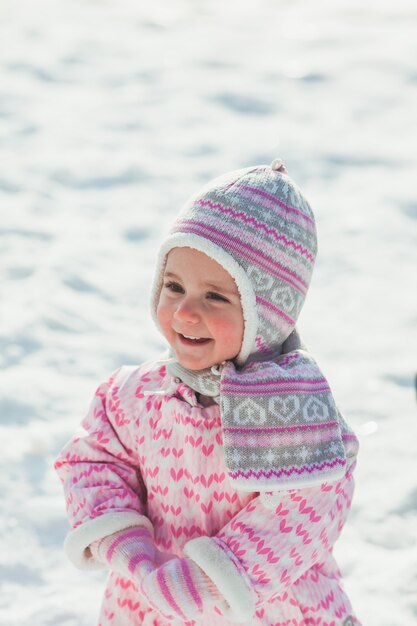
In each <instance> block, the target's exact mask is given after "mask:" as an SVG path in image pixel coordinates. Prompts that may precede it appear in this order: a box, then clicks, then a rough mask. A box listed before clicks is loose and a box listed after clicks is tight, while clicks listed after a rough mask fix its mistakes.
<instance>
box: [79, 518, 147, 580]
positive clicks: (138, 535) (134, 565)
mask: <svg viewBox="0 0 417 626" xmlns="http://www.w3.org/2000/svg"><path fill="white" fill-rule="evenodd" d="M90 551H91V554H92V556H93V558H94V559H96V560H97V561H100V562H101V563H104V564H106V565H108V566H109V567H110V569H112V570H113V571H115V572H117V573H118V574H121V575H122V576H126V577H128V578H130V579H131V580H133V582H135V583H137V584H139V582H140V580H141V579H142V578H143V576H145V575H146V574H148V573H149V572H151V571H152V570H153V569H155V568H156V567H157V558H158V553H159V550H158V549H157V548H156V546H155V543H154V540H153V537H152V533H151V532H150V531H149V530H148V529H147V528H143V527H141V526H133V527H131V528H125V529H124V530H119V531H118V532H116V533H113V534H112V535H108V536H107V537H103V539H99V540H98V541H94V542H93V543H92V544H90Z"/></svg>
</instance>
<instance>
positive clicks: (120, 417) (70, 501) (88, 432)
mask: <svg viewBox="0 0 417 626" xmlns="http://www.w3.org/2000/svg"><path fill="white" fill-rule="evenodd" d="M121 369H123V368H121ZM118 378H122V377H121V370H117V371H116V372H115V373H114V374H112V376H111V377H110V378H109V380H108V381H106V382H105V383H103V384H101V385H100V386H99V387H98V389H97V391H96V393H95V395H94V398H93V400H92V402H91V405H90V408H89V411H88V413H87V415H86V417H85V418H84V420H83V421H82V423H81V425H82V427H83V429H84V431H85V432H84V434H82V435H81V436H74V437H73V438H72V439H71V440H70V441H69V442H68V443H67V444H66V445H65V447H64V448H63V449H62V450H61V452H60V454H59V456H58V458H57V459H56V461H55V470H56V472H57V474H58V476H59V479H60V480H61V483H62V485H63V488H64V494H65V499H66V505H67V512H68V518H69V523H70V525H71V527H72V530H71V531H70V532H69V534H68V535H67V537H66V539H65V543H64V547H65V551H66V553H67V555H68V557H69V558H70V560H71V561H72V562H73V563H74V564H75V565H76V566H77V567H79V568H80V569H87V568H91V569H99V568H101V567H104V566H103V565H102V564H99V563H98V562H96V561H94V559H93V558H92V555H91V553H90V550H89V549H88V546H89V545H90V543H92V542H93V541H96V540H97V539H101V538H102V537H105V536H107V535H110V534H112V533H114V532H117V531H119V530H123V529H124V528H129V527H130V526H145V527H147V528H149V530H150V531H151V532H152V533H153V526H152V524H151V522H150V521H149V520H148V518H147V517H146V515H145V511H146V490H145V486H144V483H143V480H142V477H141V475H140V471H139V459H138V457H137V453H135V448H136V446H135V445H134V442H133V441H132V439H131V435H130V432H131V431H130V429H129V423H130V419H131V416H130V415H128V414H127V413H128V412H127V411H125V410H124V407H123V406H122V404H121V400H120V397H119V395H118V391H119V384H118V381H117V379H118Z"/></svg>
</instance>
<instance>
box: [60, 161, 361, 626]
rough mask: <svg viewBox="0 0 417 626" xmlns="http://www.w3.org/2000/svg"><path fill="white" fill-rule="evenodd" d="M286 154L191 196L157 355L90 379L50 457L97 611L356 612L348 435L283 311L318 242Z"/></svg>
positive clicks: (269, 625)
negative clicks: (77, 420) (94, 585)
mask: <svg viewBox="0 0 417 626" xmlns="http://www.w3.org/2000/svg"><path fill="white" fill-rule="evenodd" d="M316 248H317V244H316V229H315V222H314V217H313V213H312V211H311V208H310V206H309V204H308V202H307V201H306V199H305V198H304V196H303V195H302V193H301V191H300V190H299V188H298V187H297V186H296V185H295V184H294V182H293V181H292V180H291V179H290V178H289V176H288V174H287V171H286V169H285V166H284V165H283V163H282V161H280V160H279V159H276V160H275V161H274V162H273V163H272V165H271V166H266V165H261V166H257V167H250V168H246V169H241V170H237V171H233V172H229V173H228V174H225V175H224V176H221V177H219V178H216V179H215V180H214V181H211V182H210V183H209V184H208V185H207V186H206V187H205V188H203V189H202V190H200V192H199V193H198V194H196V195H195V196H193V197H191V198H190V199H189V200H188V202H187V203H186V204H185V206H184V208H183V210H182V211H181V213H180V214H179V216H178V217H177V219H176V221H175V222H174V224H173V226H172V228H171V231H170V234H169V236H168V237H167V239H166V240H165V241H164V243H163V245H162V247H161V249H160V252H159V257H158V261H157V265H156V272H155V280H154V285H153V292H152V313H153V316H154V319H155V322H156V324H157V326H158V328H159V329H160V331H161V332H162V334H163V335H164V336H165V338H166V340H167V342H168V344H169V347H170V348H169V353H168V354H167V355H165V357H164V358H162V359H157V360H155V361H152V362H149V363H145V364H144V365H141V366H139V367H136V366H135V367H127V366H123V367H121V368H119V369H118V370H116V371H115V372H114V373H113V374H112V375H111V376H110V378H109V379H108V380H107V381H105V382H103V383H102V384H101V385H100V386H99V387H98V389H97V391H96V394H95V397H94V399H93V401H92V404H91V407H90V410H89V412H88V414H87V416H86V418H85V419H84V421H83V422H82V426H83V428H84V430H85V434H84V435H83V436H81V437H74V438H73V439H72V440H71V441H70V442H69V443H68V444H67V445H66V446H65V448H64V449H63V450H62V452H61V453H60V455H59V458H58V459H57V461H56V466H55V467H56V471H57V472H58V475H59V477H60V479H61V481H62V483H63V487H64V491H65V496H66V501H67V509H68V515H69V520H70V524H71V527H72V530H71V531H70V532H69V534H68V536H67V538H66V541H65V549H66V552H67V554H68V556H69V558H70V559H71V560H72V561H73V562H74V564H75V565H76V566H78V567H80V568H84V569H88V568H108V569H109V570H110V571H109V576H108V580H107V586H106V590H105V594H104V599H103V604H102V608H101V614H100V619H99V624H100V626H110V625H114V626H139V625H144V626H168V625H179V624H184V623H185V624H187V625H188V626H192V625H194V624H196V625H197V624H198V625H202V626H208V625H210V626H217V625H222V626H226V625H228V624H234V623H241V624H248V625H251V626H252V625H254V626H261V625H262V626H290V625H291V626H308V625H312V624H317V625H320V626H353V625H355V626H356V625H358V624H360V622H359V621H358V619H357V618H356V617H355V615H354V614H353V610H352V607H351V604H350V602H349V600H348V598H347V596H346V594H345V592H344V590H343V587H342V584H341V574H340V572H339V570H338V567H337V564H336V562H335V559H334V557H333V556H332V551H333V545H334V543H335V542H336V540H337V539H338V537H339V535H340V533H341V530H342V528H343V525H344V523H345V521H346V517H347V514H348V511H349V507H350V505H351V500H352V493H353V477H352V472H353V469H354V466H355V462H356V461H355V459H356V455H357V450H358V441H357V439H356V437H355V435H354V433H353V432H352V431H351V429H350V428H349V426H348V425H347V424H346V422H345V421H344V419H343V417H342V415H341V414H340V412H339V411H338V409H337V406H336V404H335V401H334V399H333V396H332V393H331V391H330V389H329V385H328V383H327V381H326V379H325V377H324V376H323V374H322V372H321V371H320V369H319V368H318V366H317V364H316V362H315V361H314V360H313V358H312V357H311V356H310V354H309V353H308V352H307V351H306V350H305V349H304V348H303V347H302V345H301V344H300V340H299V337H298V335H297V332H296V330H295V324H296V321H297V318H298V315H299V313H300V310H301V307H302V305H303V303H304V299H305V296H306V293H307V289H308V286H309V283H310V279H311V274H312V269H313V265H314V261H315V256H316Z"/></svg>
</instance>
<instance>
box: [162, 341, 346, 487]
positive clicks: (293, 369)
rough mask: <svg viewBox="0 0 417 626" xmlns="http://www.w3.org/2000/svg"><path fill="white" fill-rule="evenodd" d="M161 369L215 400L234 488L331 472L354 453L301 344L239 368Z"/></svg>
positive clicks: (316, 479)
mask: <svg viewBox="0 0 417 626" xmlns="http://www.w3.org/2000/svg"><path fill="white" fill-rule="evenodd" d="M171 354H172V353H171ZM168 371H169V373H170V374H171V375H173V376H174V377H178V378H180V379H181V380H182V381H183V382H184V383H186V384H187V385H188V386H189V387H191V388H192V389H193V390H194V391H196V392H198V393H200V394H203V395H206V396H210V397H213V398H214V400H215V401H216V402H217V403H218V404H219V405H220V415H221V422H222V430H223V446H224V454H225V461H226V467H227V470H228V474H229V479H230V482H231V484H232V485H233V486H234V487H235V488H236V489H238V490H241V491H259V492H265V491H266V492H268V491H271V490H280V489H296V488H300V487H306V486H311V485H313V484H319V483H323V482H326V481H333V480H337V479H338V478H341V477H342V476H343V475H344V474H345V472H346V465H347V463H348V462H349V459H351V458H352V457H355V456H356V454H357V449H358V441H357V439H356V436H355V435H354V433H353V432H352V430H351V429H350V428H349V426H348V425H347V424H346V422H345V421H344V419H343V417H342V415H341V413H340V412H339V410H338V408H337V407H336V405H335V402H334V399H333V394H332V392H331V390H330V387H329V384H328V382H327V380H326V378H325V377H324V376H323V374H322V372H321V371H320V369H319V367H318V365H317V363H316V362H315V361H314V359H313V358H312V357H311V356H310V354H309V353H308V352H306V351H305V350H302V349H297V350H293V351H291V352H288V353H286V354H282V355H280V356H278V357H276V358H275V359H273V360H264V361H252V362H248V363H247V364H246V365H245V366H244V367H242V368H239V369H238V368H237V367H236V366H235V365H234V363H233V362H232V361H226V362H224V363H222V364H221V365H218V366H214V367H212V368H208V369H205V370H199V371H192V370H188V369H186V368H184V367H182V366H181V365H180V364H179V363H178V362H177V361H175V360H172V361H171V362H169V364H168Z"/></svg>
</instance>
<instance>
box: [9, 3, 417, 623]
mask: <svg viewBox="0 0 417 626" xmlns="http://www.w3.org/2000/svg"><path fill="white" fill-rule="evenodd" d="M416 111H417V6H416V5H415V3H414V2H412V0H408V1H407V0H396V1H395V2H387V1H385V0H384V1H382V0H380V1H379V2H368V3H364V2H361V1H359V0H349V1H347V0H340V1H339V0H336V1H334V0H333V1H330V0H316V1H315V2H314V3H313V2H308V0H293V1H292V2H284V1H283V0H275V1H273V0H258V1H257V2H249V0H240V1H239V2H236V1H233V0H230V1H229V2H224V1H223V2H222V1H220V0H165V1H164V0H154V1H153V2H150V3H145V2H138V1H137V0H136V1H134V0H118V1H117V2H111V1H110V0H108V1H105V0H95V1H94V0H72V1H71V2H68V1H67V2H65V0H33V1H32V2H30V3H25V2H22V1H21V0H1V1H0V133H1V135H0V136H1V153H0V158H1V168H0V252H1V261H0V281H1V282H0V287H1V294H0V345H1V354H0V359H1V364H2V370H1V374H0V386H1V392H0V394H1V395H0V441H1V446H2V451H1V458H0V463H1V468H0V493H1V520H0V521H1V547H0V586H1V595H0V623H1V624H2V625H3V624H4V626H15V625H19V626H29V625H30V626H48V625H51V626H87V625H94V624H96V619H97V614H98V609H99V604H100V601H101V595H102V592H103V585H104V577H105V574H104V573H103V572H98V573H97V572H95V573H86V572H79V571H77V570H75V569H74V568H73V566H72V565H71V564H70V563H69V561H67V560H66V557H65V555H64V553H63V550H62V542H63V539H64V536H65V534H66V532H67V521H66V516H65V505H64V500H63V496H62V491H61V486H60V484H59V481H58V479H57V477H56V475H55V473H54V471H53V469H52V465H53V461H54V458H55V456H56V454H57V453H58V451H59V449H60V448H61V446H62V445H63V444H64V443H65V442H66V440H67V439H68V438H69V437H70V436H71V435H72V433H73V432H74V430H75V429H76V428H77V426H78V424H79V422H80V421H81V419H82V417H83V416H84V414H85V412H86V410H87V408H88V406H89V403H90V400H91V398H92V396H93V394H94V391H95V389H96V387H97V386H98V384H99V383H100V382H101V380H103V379H104V378H106V377H107V376H108V375H109V374H110V372H111V371H113V370H114V369H115V368H116V367H118V366H119V365H121V364H123V363H140V362H143V361H144V360H146V359H148V358H150V357H152V356H155V355H156V354H157V353H158V352H159V351H160V350H161V348H163V346H164V343H163V340H162V338H161V337H160V336H159V335H158V333H157V331H156V330H155V329H154V327H153V324H152V321H151V318H150V315H149V311H148V293H149V288H150V281H151V278H152V271H153V262H154V258H155V250H156V247H157V245H158V242H159V241H160V240H161V238H162V236H163V234H164V233H165V232H166V229H167V227H168V225H169V223H170V221H171V219H172V218H173V216H174V215H175V214H176V213H177V211H178V209H179V207H180V206H181V204H182V203H183V201H184V200H185V199H186V198H187V196H188V195H189V194H190V193H192V192H194V191H195V190H196V189H198V187H199V186H200V185H201V184H202V183H203V182H205V181H207V180H208V179H209V178H211V177H213V176H216V175H218V174H220V173H223V172H225V171H228V170H231V169H236V168H239V167H246V166H249V165H254V164H258V163H270V162H271V161H272V160H273V158H274V157H277V156H280V157H282V158H283V159H284V160H285V162H286V164H287V167H288V170H289V172H290V175H291V176H292V177H293V178H294V179H295V180H296V181H297V182H298V183H299V185H300V186H301V188H302V189H303V190H304V192H305V194H306V196H307V198H308V199H309V200H310V202H311V204H312V206H313V208H314V210H315V213H316V217H317V223H318V232H319V246H320V248H319V257H318V261H317V265H316V271H315V275H314V280H313V283H312V287H311V289H310V292H309V296H308V298H307V302H306V305H305V308H304V310H303V312H302V315H301V318H300V323H299V328H300V331H301V333H302V336H303V338H304V341H305V342H306V343H307V345H308V346H309V348H310V350H311V352H312V353H313V354H314V355H315V357H316V358H317V360H318V362H319V363H320V365H321V367H322V369H323V370H324V372H325V374H326V375H327V377H328V378H329V379H330V382H331V384H332V387H333V391H334V393H335V396H336V399H337V401H338V403H339V406H340V407H341V409H342V410H343V412H344V413H345V415H346V416H347V417H348V419H349V421H350V422H351V424H352V425H353V426H354V428H355V429H356V431H357V433H358V435H359V437H360V441H361V452H360V458H359V464H358V469H357V474H356V476H357V489H356V495H355V500H354V505H353V508H352V512H351V516H350V518H349V522H348V525H347V527H346V528H345V530H344V533H343V534H342V538H341V540H340V541H339V543H338V544H337V547H336V556H337V557H338V560H339V564H340V566H341V568H342V570H343V572H344V575H345V584H346V588H347V590H348V592H349V594H350V597H351V600H352V602H353V604H354V607H355V609H356V611H357V613H358V615H359V616H360V617H361V619H362V620H363V623H364V626H365V625H366V626H408V625H411V624H415V623H416V622H417V524H416V520H417V472H416V441H417V416H416V411H415V408H416V403H415V389H414V376H415V372H416V369H417V363H416V358H415V357H416V347H417V343H416V333H415V328H416V319H417V313H416V301H417V296H416V294H417V284H416V283H417V281H416V275H417V272H416V267H417V266H416V261H417V245H416V244H417V230H416V219H417V194H416V182H415V181H416V167H417V154H416V146H417V143H416V140H417V136H416V135H417V133H416V130H417V126H416Z"/></svg>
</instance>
